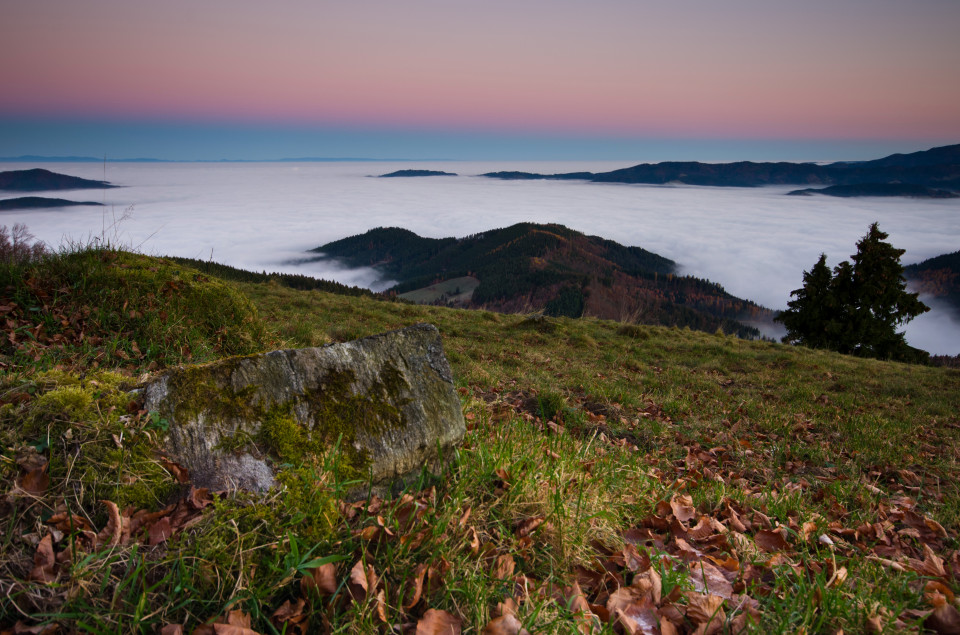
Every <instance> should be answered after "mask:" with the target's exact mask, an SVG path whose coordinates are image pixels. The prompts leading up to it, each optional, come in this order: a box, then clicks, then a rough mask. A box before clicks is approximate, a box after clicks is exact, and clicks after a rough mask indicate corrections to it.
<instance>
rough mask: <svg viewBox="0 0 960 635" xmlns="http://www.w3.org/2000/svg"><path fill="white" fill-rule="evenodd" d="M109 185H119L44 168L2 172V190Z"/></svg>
mask: <svg viewBox="0 0 960 635" xmlns="http://www.w3.org/2000/svg"><path fill="white" fill-rule="evenodd" d="M109 187H117V186H116V185H111V184H110V183H108V182H107V181H94V180H91V179H81V178H80V177H77V176H69V175H67V174H59V173H57V172H51V171H50V170H44V169H43V168H33V169H32V170H8V171H6V172H0V190H10V191H15V192H40V191H44V190H91V189H94V190H100V189H104V188H109Z"/></svg>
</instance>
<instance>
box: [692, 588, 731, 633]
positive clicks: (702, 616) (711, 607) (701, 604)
mask: <svg viewBox="0 0 960 635" xmlns="http://www.w3.org/2000/svg"><path fill="white" fill-rule="evenodd" d="M687 617H689V618H690V619H691V620H692V621H693V623H694V624H699V625H704V624H706V625H707V629H705V632H709V633H715V632H717V631H719V630H720V629H721V628H723V623H724V621H726V619H727V616H726V614H725V613H724V612H723V598H722V597H720V596H719V595H703V594H702V593H693V594H691V595H690V596H689V597H687ZM714 628H715V630H712V629H714ZM699 631H700V629H698V632H699Z"/></svg>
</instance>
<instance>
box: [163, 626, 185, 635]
mask: <svg viewBox="0 0 960 635" xmlns="http://www.w3.org/2000/svg"><path fill="white" fill-rule="evenodd" d="M160 635H183V624H167V625H166V626H164V627H163V628H161V629H160Z"/></svg>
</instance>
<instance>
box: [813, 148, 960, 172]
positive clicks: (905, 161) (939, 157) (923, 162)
mask: <svg viewBox="0 0 960 635" xmlns="http://www.w3.org/2000/svg"><path fill="white" fill-rule="evenodd" d="M945 164H953V165H957V164H960V143H957V144H954V145H950V146H940V147H938V148H930V149H929V150H921V151H920V152H910V153H909V154H900V153H897V154H891V155H890V156H887V157H883V158H882V159H874V160H872V161H854V162H841V163H833V164H831V165H830V167H840V168H843V167H857V168H889V167H904V168H915V167H924V166H929V165H945Z"/></svg>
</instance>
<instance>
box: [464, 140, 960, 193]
mask: <svg viewBox="0 0 960 635" xmlns="http://www.w3.org/2000/svg"><path fill="white" fill-rule="evenodd" d="M482 176H486V177H490V178H497V179H506V180H528V179H552V180H585V181H590V182H593V183H638V184H648V185H665V184H670V183H681V184H685V185H706V186H719V187H754V186H760V185H858V184H865V183H909V184H914V185H922V186H925V187H932V188H940V189H948V190H960V144H956V145H950V146H943V147H939V148H931V149H930V150H923V151H921V152H913V153H911V154H892V155H890V156H888V157H884V158H882V159H876V160H874V161H860V162H839V163H831V164H829V165H818V164H816V163H789V162H777V163H755V162H753V161H737V162H734V163H701V162H699V161H666V162H662V163H641V164H639V165H635V166H632V167H629V168H622V169H619V170H613V171H611V172H601V173H593V172H570V173H566V174H536V173H532V172H488V173H486V174H484V175H482Z"/></svg>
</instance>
